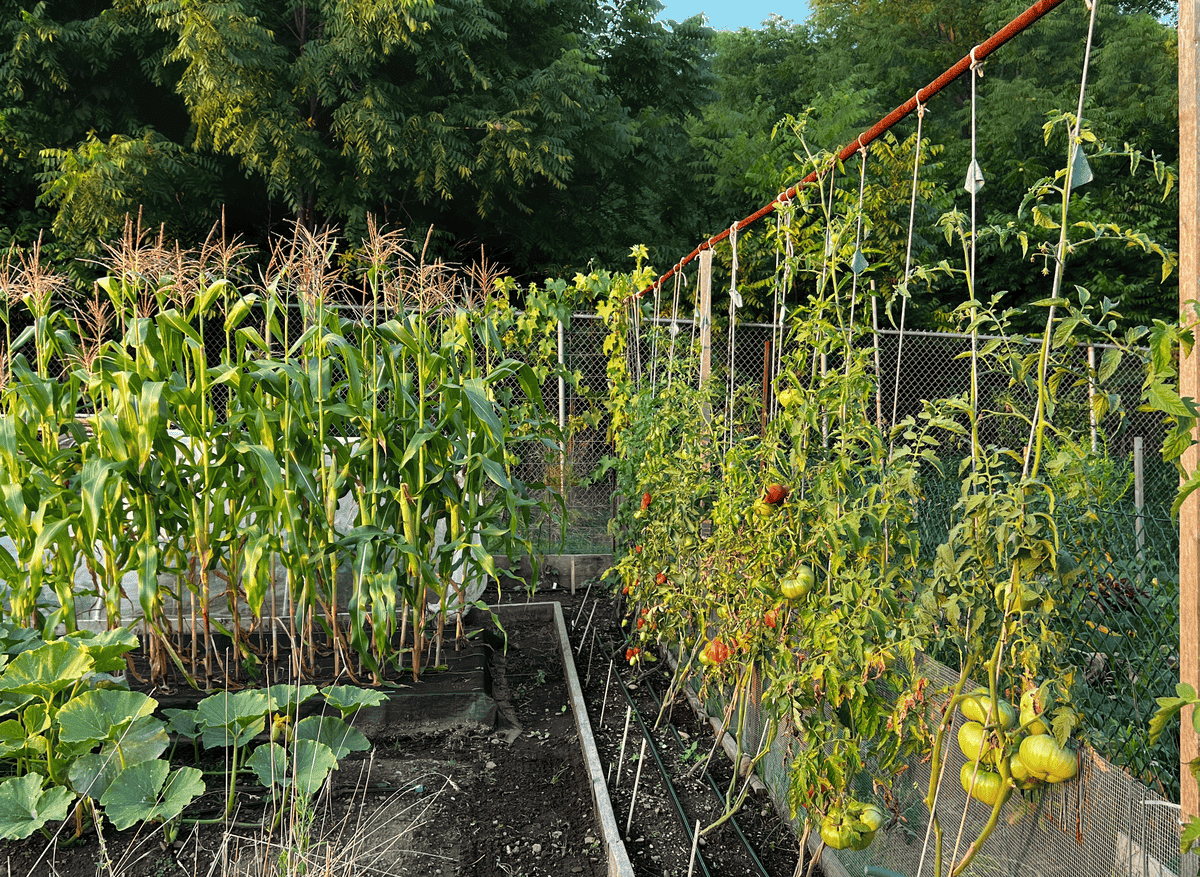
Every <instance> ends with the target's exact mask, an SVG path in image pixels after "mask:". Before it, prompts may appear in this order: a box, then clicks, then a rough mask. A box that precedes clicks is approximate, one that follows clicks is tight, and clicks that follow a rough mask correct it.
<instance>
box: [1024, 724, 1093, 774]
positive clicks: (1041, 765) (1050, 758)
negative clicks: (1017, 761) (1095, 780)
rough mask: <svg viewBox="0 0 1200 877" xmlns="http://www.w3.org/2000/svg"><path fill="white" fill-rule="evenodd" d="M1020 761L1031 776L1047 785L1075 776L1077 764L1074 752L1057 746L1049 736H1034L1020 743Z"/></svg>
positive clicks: (1055, 741) (1066, 747)
mask: <svg viewBox="0 0 1200 877" xmlns="http://www.w3.org/2000/svg"><path fill="white" fill-rule="evenodd" d="M1020 754H1021V761H1023V762H1024V763H1025V766H1026V767H1027V768H1028V769H1029V773H1030V775H1031V776H1034V777H1037V778H1038V779H1039V780H1045V781H1046V782H1048V783H1061V782H1063V781H1064V780H1069V779H1070V778H1071V777H1073V776H1075V773H1076V772H1077V771H1078V769H1079V762H1078V759H1077V758H1076V756H1075V750H1074V749H1072V748H1071V747H1069V746H1059V745H1058V741H1057V740H1055V739H1054V738H1053V737H1051V736H1050V735H1049V734H1034V735H1033V736H1032V737H1026V738H1025V739H1024V740H1022V741H1021V749H1020Z"/></svg>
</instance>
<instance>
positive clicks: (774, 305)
mask: <svg viewBox="0 0 1200 877" xmlns="http://www.w3.org/2000/svg"><path fill="white" fill-rule="evenodd" d="M782 235H783V212H782V211H781V210H778V209H777V210H776V211H775V275H774V277H775V295H774V297H773V299H772V301H771V336H770V337H771V347H772V350H771V365H770V374H771V378H772V383H771V386H774V377H775V353H776V350H775V326H776V325H777V324H778V322H779V295H780V291H781V287H782V286H783V283H782V277H781V275H780V273H779V240H780V237H781V236H782ZM763 403H764V404H765V403H766V400H765V399H764V400H763ZM767 416H768V417H771V418H773V417H774V416H775V394H774V392H772V393H771V404H770V405H769V406H767Z"/></svg>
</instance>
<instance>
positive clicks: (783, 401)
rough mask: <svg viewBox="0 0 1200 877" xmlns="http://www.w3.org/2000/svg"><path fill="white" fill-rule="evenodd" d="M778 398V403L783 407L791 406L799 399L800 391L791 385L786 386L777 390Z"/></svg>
mask: <svg viewBox="0 0 1200 877" xmlns="http://www.w3.org/2000/svg"><path fill="white" fill-rule="evenodd" d="M778 399H779V404H780V405H782V406H783V407H784V408H791V407H792V406H793V405H795V404H796V403H797V402H799V401H800V391H799V390H797V389H795V388H793V387H788V388H787V389H786V390H780V391H779V396H778Z"/></svg>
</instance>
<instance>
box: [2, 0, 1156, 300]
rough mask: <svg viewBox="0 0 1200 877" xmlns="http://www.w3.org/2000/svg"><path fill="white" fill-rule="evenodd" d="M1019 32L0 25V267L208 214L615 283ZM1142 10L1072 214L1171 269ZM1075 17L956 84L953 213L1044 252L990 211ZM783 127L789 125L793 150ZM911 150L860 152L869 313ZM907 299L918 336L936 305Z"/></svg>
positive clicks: (905, 128) (933, 0)
mask: <svg viewBox="0 0 1200 877" xmlns="http://www.w3.org/2000/svg"><path fill="white" fill-rule="evenodd" d="M1025 5H1026V4H1025V3H1024V0H917V2H913V0H814V2H813V4H812V6H813V13H812V15H811V17H810V18H809V20H807V21H805V22H800V23H797V22H791V21H787V20H784V19H780V18H777V17H773V18H771V19H769V20H768V21H766V22H764V23H763V25H762V27H760V28H758V29H754V30H751V29H745V28H744V29H741V30H739V31H736V32H714V31H712V30H711V29H709V28H708V27H706V26H705V25H704V23H703V20H702V18H700V17H695V18H692V19H689V20H687V21H684V22H674V21H667V22H664V21H660V20H659V19H658V15H659V14H660V13H661V11H662V6H661V4H660V3H659V2H658V0H602V2H593V0H555V2H551V3H547V2H544V0H353V2H351V0H304V2H295V0H289V2H279V0H42V2H39V3H37V4H35V5H33V6H29V5H28V4H22V3H17V2H16V0H0V14H2V17H0V166H2V167H3V170H4V173H5V178H6V185H5V186H4V188H3V190H0V191H2V194H0V217H2V221H0V228H2V229H3V230H2V231H0V245H4V244H7V243H9V242H14V241H15V242H17V243H24V244H28V243H30V242H31V241H32V240H33V239H35V238H36V237H37V235H38V234H39V233H41V232H42V230H43V229H45V230H47V233H48V234H49V239H48V241H47V247H48V248H49V249H50V250H52V251H55V252H59V253H61V254H62V255H63V256H64V257H71V256H84V257H87V256H91V255H94V254H95V253H96V252H98V251H99V250H100V249H101V248H102V245H103V243H104V241H106V240H108V239H111V238H112V237H113V236H115V235H116V234H118V233H119V232H120V230H121V229H122V227H123V225H124V222H125V217H126V216H127V215H128V214H137V213H139V212H140V214H141V215H142V221H143V225H144V226H145V227H151V228H158V227H160V226H161V227H162V229H163V231H164V234H166V235H167V236H169V237H176V238H178V239H180V240H183V241H185V242H186V241H195V240H197V239H199V238H201V237H202V236H203V235H204V234H205V233H206V232H207V230H208V229H209V228H211V226H212V225H213V223H214V221H215V220H216V219H217V218H218V217H219V216H220V215H221V214H222V212H223V213H224V215H225V217H226V220H227V222H228V225H229V227H230V228H231V229H232V230H233V231H236V232H239V233H241V234H242V235H243V236H244V237H246V238H247V239H248V240H250V241H251V242H264V241H265V240H266V239H267V237H268V236H269V235H270V234H271V233H273V232H275V231H278V230H279V229H280V228H281V227H282V226H284V225H285V224H287V223H289V222H293V221H299V222H301V223H304V224H307V225H309V226H314V227H315V226H317V225H324V224H331V225H336V226H338V227H340V228H342V229H344V230H345V231H346V234H347V237H348V238H350V239H356V237H357V235H358V234H359V232H361V231H362V230H363V229H364V228H365V226H366V223H367V218H368V216H373V217H375V218H376V220H377V221H378V222H379V223H380V224H381V225H384V226H386V227H391V228H396V227H401V228H406V229H408V230H409V232H410V234H412V235H413V236H414V237H423V236H424V234H425V232H426V230H427V229H430V228H432V229H433V230H434V232H433V234H434V237H433V246H434V247H435V248H440V249H441V250H442V251H445V252H457V253H459V254H462V255H464V256H467V255H474V254H477V253H478V252H479V250H480V249H481V248H482V249H484V250H485V251H486V252H487V254H488V256H489V258H491V259H494V260H498V261H499V262H500V263H501V264H502V265H504V266H505V267H507V268H508V269H509V270H511V271H513V272H514V273H516V274H518V275H520V276H524V277H526V278H528V279H537V278H538V277H544V276H549V275H560V274H564V273H572V272H574V271H575V270H578V269H582V268H585V267H586V266H588V265H593V266H595V267H605V268H622V267H624V266H625V260H626V254H627V253H628V252H629V249H630V247H631V246H633V245H635V244H646V245H647V247H648V249H649V253H650V258H651V260H652V262H653V263H655V264H658V265H669V264H671V263H673V262H674V261H675V260H676V259H678V258H679V257H680V256H681V255H682V254H683V253H686V252H687V251H689V250H690V249H691V248H692V247H694V246H695V245H696V243H698V242H699V241H700V240H702V239H703V238H705V237H707V236H708V235H710V234H712V233H714V232H715V231H718V230H720V229H722V228H726V227H728V225H729V223H730V222H732V221H733V220H736V219H738V218H740V217H742V216H744V215H746V214H747V213H748V212H749V211H751V210H754V209H755V208H757V207H758V206H760V205H761V204H763V203H765V201H766V200H768V199H770V198H771V197H773V196H774V195H775V194H777V193H778V192H779V191H781V190H782V189H783V188H784V187H786V186H787V185H789V184H790V183H793V182H795V180H796V177H794V176H793V175H794V174H796V173H798V172H799V171H801V170H802V165H803V163H804V160H805V159H806V154H805V150H806V149H808V150H814V151H815V150H821V149H827V150H833V149H836V148H839V147H840V146H842V145H843V144H845V143H846V142H848V141H850V140H852V139H853V138H854V137H855V136H856V135H857V134H859V133H860V132H862V131H863V130H865V129H866V127H867V126H869V125H870V124H871V123H873V122H874V121H875V120H876V119H878V118H880V117H881V116H883V115H884V114H885V113H887V112H888V111H889V110H891V109H892V108H893V107H895V106H897V105H898V104H900V103H902V102H903V101H905V100H907V99H908V98H910V97H911V96H912V95H913V93H914V92H915V90H916V89H917V88H918V87H919V86H921V85H924V84H925V83H927V82H929V81H930V80H931V79H933V78H934V77H935V76H937V75H938V74H939V73H941V71H942V70H944V69H946V68H947V67H949V66H950V65H951V64H953V63H954V62H955V61H957V60H958V59H960V58H962V57H963V56H965V55H967V54H968V53H969V52H970V49H971V47H972V46H974V45H976V44H978V43H979V42H981V41H982V40H983V39H985V38H986V37H987V36H988V35H990V34H991V33H992V32H994V31H995V30H996V29H998V28H999V27H1001V26H1002V25H1003V24H1004V23H1006V22H1007V21H1008V20H1010V19H1011V18H1012V17H1013V16H1015V15H1016V14H1018V13H1019V12H1020V11H1021V10H1022V9H1023V8H1024V6H1025ZM1171 6H1172V4H1169V3H1165V2H1164V0H1123V2H1120V3H1117V4H1116V5H1113V4H1102V5H1101V6H1100V7H1099V13H1098V22H1097V26H1096V38H1095V48H1094V51H1093V54H1092V57H1091V62H1090V68H1089V77H1088V89H1087V100H1086V102H1085V104H1084V113H1083V115H1084V124H1085V131H1087V132H1088V136H1089V137H1090V138H1093V139H1091V140H1089V141H1088V142H1087V144H1085V148H1086V149H1087V151H1088V152H1089V153H1090V154H1091V155H1092V157H1093V159H1094V161H1093V164H1094V168H1093V169H1094V171H1095V173H1096V182H1095V183H1094V184H1093V185H1091V186H1089V187H1086V188H1085V189H1081V190H1080V192H1079V194H1078V202H1077V204H1078V210H1079V211H1080V215H1081V216H1083V217H1085V218H1089V219H1094V220H1099V219H1101V218H1103V219H1104V220H1105V221H1110V222H1113V223H1116V224H1117V225H1119V226H1121V227H1123V228H1127V229H1138V230H1140V231H1141V232H1144V233H1145V234H1147V235H1149V236H1151V237H1153V238H1154V239H1155V240H1156V241H1158V242H1159V243H1161V244H1163V245H1165V246H1167V247H1171V248H1173V247H1174V246H1175V240H1176V237H1177V231H1176V227H1175V226H1176V223H1175V218H1174V217H1175V210H1176V202H1175V200H1174V197H1173V194H1171V193H1168V194H1167V197H1165V198H1164V197H1163V195H1164V189H1165V188H1166V187H1165V186H1162V185H1160V184H1155V183H1152V182H1148V181H1147V179H1146V173H1145V171H1144V167H1145V165H1144V164H1143V165H1142V167H1143V170H1141V171H1139V174H1135V175H1131V173H1130V165H1131V159H1130V156H1131V155H1133V154H1135V153H1136V154H1139V155H1142V156H1151V155H1156V156H1159V157H1161V158H1164V159H1165V160H1166V161H1168V162H1171V161H1174V160H1175V159H1176V154H1177V149H1178V147H1177V115H1178V111H1177V82H1176V57H1177V35H1176V32H1175V29H1174V27H1173V26H1172V24H1171V23H1170V21H1169V20H1167V19H1166V16H1168V15H1169V14H1170V12H1171ZM1087 18H1088V16H1087V9H1086V7H1085V5H1084V4H1081V3H1065V4H1063V5H1062V6H1061V7H1059V8H1058V9H1056V10H1055V11H1054V12H1052V13H1051V14H1049V15H1048V16H1046V17H1045V18H1044V19H1043V20H1042V21H1041V22H1039V23H1038V24H1037V25H1036V26H1034V27H1032V28H1030V29H1029V30H1028V31H1026V32H1025V33H1023V34H1022V35H1020V36H1019V37H1018V38H1017V39H1016V40H1015V41H1014V42H1012V43H1010V44H1009V45H1008V46H1006V47H1004V48H1003V49H1001V50H1000V51H999V52H998V53H996V54H995V55H993V56H992V57H991V58H989V59H988V60H987V62H986V63H985V64H984V68H983V69H984V74H985V75H984V76H983V77H982V78H981V79H980V80H979V81H978V86H979V94H978V125H977V128H976V136H977V141H978V149H979V154H980V156H981V157H982V158H981V164H982V165H983V170H984V174H985V177H986V180H987V182H986V184H985V186H984V189H983V190H982V192H981V193H980V200H979V205H980V210H981V212H982V215H983V217H984V221H985V222H987V223H990V224H992V225H995V226H997V227H1000V226H1007V227H1019V228H1020V230H1021V231H1022V232H1023V233H1024V234H1026V235H1027V236H1029V237H1031V238H1032V239H1033V240H1034V242H1035V243H1036V241H1037V240H1038V239H1039V235H1041V236H1042V237H1044V236H1045V234H1046V230H1045V229H1040V230H1039V226H1038V225H1037V223H1036V222H1035V221H1034V219H1033V217H1032V216H1031V215H1025V214H1024V213H1022V211H1021V209H1020V206H1021V204H1022V198H1023V196H1024V194H1025V192H1026V191H1027V189H1028V188H1029V187H1030V186H1031V185H1033V184H1034V183H1036V182H1037V181H1038V180H1039V179H1042V178H1044V177H1045V176H1046V175H1048V174H1052V173H1054V171H1055V169H1057V168H1061V167H1062V166H1063V162H1064V160H1065V158H1064V156H1065V154H1066V137H1065V132H1066V130H1067V126H1066V124H1065V123H1060V124H1058V125H1057V127H1055V128H1053V130H1051V131H1050V132H1049V136H1047V132H1046V124H1047V122H1048V120H1050V119H1052V118H1061V116H1056V115H1055V114H1061V113H1062V112H1068V113H1073V112H1074V110H1075V105H1076V101H1077V98H1078V89H1079V85H1080V79H1081V74H1082V64H1083V52H1082V47H1083V43H1084V38H1085V33H1086V27H1087ZM969 85H970V82H969V78H968V77H963V78H962V79H960V80H959V81H957V82H956V83H954V84H952V85H951V87H950V88H949V89H947V91H946V92H944V93H943V94H942V95H941V96H939V97H937V98H935V99H934V100H933V101H931V103H930V107H929V114H928V116H927V117H926V119H925V124H924V135H925V137H926V139H927V141H928V143H927V144H926V146H927V149H928V150H929V160H930V163H929V164H928V165H927V166H926V170H925V172H924V174H925V176H924V177H923V178H924V180H925V182H926V183H927V184H928V185H929V188H927V189H923V193H925V194H924V195H923V199H922V208H921V209H922V210H923V211H924V214H923V216H924V225H923V228H922V231H921V235H920V239H919V241H918V246H919V248H920V249H921V253H920V257H921V258H923V259H926V260H932V261H936V260H937V259H939V258H944V257H946V255H947V253H948V252H949V251H950V250H952V247H950V246H949V245H948V244H946V243H945V242H944V241H942V239H941V238H940V237H939V235H938V234H937V228H936V218H937V215H938V214H939V213H941V212H944V211H945V210H948V209H953V208H954V207H955V206H956V205H957V206H958V207H959V208H961V207H962V206H963V205H964V203H965V198H966V195H965V193H964V192H963V191H962V180H963V177H964V175H965V170H966V164H967V162H968V160H969V155H970V136H969V135H970V133H971V125H970V118H971V116H970V89H969ZM788 118H796V119H803V138H804V144H803V145H801V144H800V143H799V142H798V141H797V140H796V138H795V137H794V136H793V131H794V130H796V128H795V127H794V126H793V125H791V124H790V123H788V122H786V119H788ZM913 129H914V125H913V123H912V122H906V123H904V125H902V126H901V127H900V128H899V129H897V131H896V132H895V139H894V140H893V141H890V142H889V143H888V144H880V146H879V149H880V150H882V152H881V153H880V155H882V156H883V158H884V159H885V160H884V161H883V162H882V163H881V164H880V165H879V168H880V173H881V174H882V176H880V177H879V178H877V179H875V180H873V181H871V185H873V186H874V187H875V189H876V190H878V198H877V199H876V201H877V203H878V205H879V210H881V211H882V213H881V214H880V216H881V217H882V218H881V219H880V220H879V223H880V225H879V227H880V235H879V237H877V238H876V240H875V246H876V247H877V248H880V253H881V257H880V258H878V259H876V260H875V264H876V269H875V270H876V273H877V275H879V276H878V279H879V281H880V283H881V284H882V285H883V286H884V287H885V288H887V287H888V286H889V284H890V283H893V282H894V280H895V278H894V277H890V276H889V277H884V276H883V271H884V269H883V267H882V265H884V264H888V265H892V266H894V265H895V264H897V259H896V258H895V254H894V253H892V254H891V255H887V254H884V253H883V252H882V248H883V242H884V241H885V240H891V241H892V242H893V245H898V244H896V241H897V235H896V234H895V231H894V226H895V225H896V223H897V222H899V221H900V220H902V219H904V218H905V217H906V215H907V209H906V208H907V184H905V182H904V180H903V177H904V173H903V168H904V166H905V164H906V163H908V162H910V161H911V156H912V148H913V140H912V133H913ZM1134 163H1135V164H1136V162H1134ZM853 182H854V181H850V182H846V186H847V188H848V189H849V188H853ZM885 227H887V228H891V229H892V230H891V231H888V232H887V233H886V234H884V233H883V229H884V228H885ZM1009 240H1010V243H1009V244H1007V245H1006V246H1007V248H1008V249H1007V250H1005V249H1003V248H1002V247H1001V245H1000V243H999V242H994V243H992V244H988V247H985V249H984V250H983V251H982V252H981V259H982V269H981V273H984V274H986V277H987V287H988V288H987V291H988V292H994V291H1000V290H1005V291H1007V292H1008V293H1009V294H1010V295H1011V296H1012V297H1013V301H1014V303H1017V304H1019V303H1020V302H1022V301H1029V300H1032V299H1033V298H1040V297H1042V296H1041V291H1040V284H1039V282H1038V279H1037V273H1036V272H1031V271H1025V270H1016V269H1014V268H1013V265H1014V262H1013V259H1012V258H1011V255H1012V254H1011V247H1012V246H1013V244H1012V243H1011V240H1015V237H1014V238H1010V239H1009ZM989 248H990V249H989ZM888 270H891V269H888ZM1073 271H1074V272H1075V273H1074V274H1073V277H1072V281H1071V282H1075V283H1079V284H1081V285H1085V286H1087V287H1088V288H1089V289H1092V290H1093V292H1096V293H1097V294H1102V295H1111V296H1112V297H1114V298H1118V299H1120V300H1121V303H1122V308H1123V310H1124V312H1125V313H1126V315H1127V317H1128V318H1129V319H1148V318H1149V317H1151V316H1154V315H1156V314H1160V313H1163V312H1164V311H1165V310H1166V306H1167V304H1170V303H1173V300H1174V298H1173V297H1174V294H1175V289H1174V287H1173V285H1172V281H1171V280H1168V281H1167V282H1166V283H1164V282H1162V279H1161V277H1160V276H1159V273H1158V268H1157V267H1156V266H1155V265H1154V264H1153V262H1152V260H1146V259H1144V258H1141V257H1140V256H1139V254H1137V253H1135V252H1133V251H1131V250H1129V249H1128V248H1125V249H1122V248H1120V247H1114V246H1107V245H1106V246H1100V245H1097V246H1095V247H1093V248H1092V249H1091V250H1090V251H1089V253H1088V259H1087V260H1075V262H1074V266H1073ZM921 294H922V295H924V296H925V297H926V299H927V300H926V301H924V302H923V304H925V305H927V307H924V308H922V310H923V312H924V313H925V314H926V315H927V316H926V319H928V320H929V321H930V322H931V323H936V321H937V319H938V318H937V313H938V312H939V309H940V310H948V309H950V308H952V307H953V305H954V304H955V303H956V301H958V300H961V296H962V291H961V290H957V289H955V288H952V286H946V285H941V286H939V285H937V284H935V285H933V286H930V287H929V288H927V289H925V290H924V291H923V292H922V293H921Z"/></svg>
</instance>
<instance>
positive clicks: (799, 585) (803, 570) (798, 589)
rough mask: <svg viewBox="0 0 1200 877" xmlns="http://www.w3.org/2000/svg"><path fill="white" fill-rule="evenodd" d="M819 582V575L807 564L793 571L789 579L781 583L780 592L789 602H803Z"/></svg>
mask: <svg viewBox="0 0 1200 877" xmlns="http://www.w3.org/2000/svg"><path fill="white" fill-rule="evenodd" d="M816 582H817V575H816V573H814V572H813V570H812V567H811V566H809V565H808V564H806V563H802V564H800V565H799V566H798V567H796V569H795V570H793V571H792V575H791V576H790V577H789V578H786V579H784V580H783V581H781V582H780V583H779V590H780V591H781V592H782V593H783V596H785V597H787V598H788V599H789V600H803V599H804V598H805V597H807V596H808V593H809V591H811V590H812V589H813V585H814V584H816Z"/></svg>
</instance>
